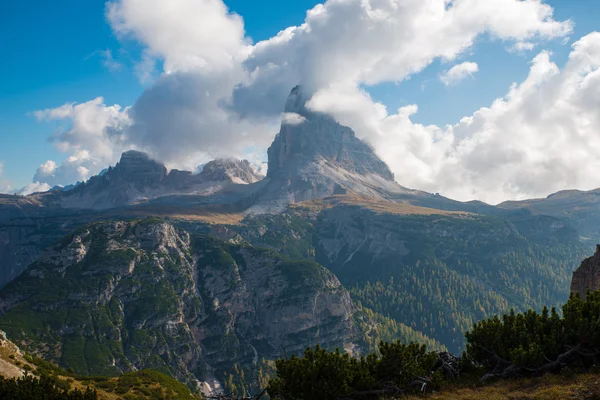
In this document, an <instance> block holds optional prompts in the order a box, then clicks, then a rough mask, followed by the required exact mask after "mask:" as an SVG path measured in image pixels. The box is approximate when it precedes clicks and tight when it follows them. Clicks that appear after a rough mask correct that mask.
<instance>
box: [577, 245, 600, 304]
mask: <svg viewBox="0 0 600 400" xmlns="http://www.w3.org/2000/svg"><path fill="white" fill-rule="evenodd" d="M588 290H589V291H590V292H595V291H597V290H600V244H598V245H596V253H594V255H593V256H591V257H589V258H586V259H585V260H583V261H582V262H581V266H580V267H579V268H577V270H576V271H574V272H573V279H572V281H571V293H579V295H580V296H581V298H582V299H584V298H585V297H586V294H587V291H588Z"/></svg>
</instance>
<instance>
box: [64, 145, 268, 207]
mask: <svg viewBox="0 0 600 400" xmlns="http://www.w3.org/2000/svg"><path fill="white" fill-rule="evenodd" d="M261 179H262V176H261V175H260V174H258V173H257V172H256V171H255V170H254V168H253V167H252V165H251V164H250V163H249V162H248V161H247V160H236V159H227V160H223V159H219V160H214V161H211V162H209V163H208V164H206V165H205V167H204V169H203V171H202V172H201V173H200V174H197V175H194V174H193V173H192V172H191V171H181V170H177V169H173V170H171V171H170V172H167V168H166V167H165V165H164V164H162V163H160V162H158V161H155V160H153V159H152V158H151V157H150V156H149V155H148V154H146V153H143V152H140V151H136V150H130V151H127V152H125V153H123V154H122V155H121V159H120V161H119V162H118V163H117V164H116V165H115V166H114V167H110V168H109V169H108V170H107V171H106V172H105V173H104V174H102V175H96V176H93V177H92V178H90V179H89V180H88V181H87V182H85V183H83V184H80V185H78V186H77V187H75V188H74V189H72V190H67V191H63V192H61V193H60V195H61V203H62V205H63V207H66V208H91V209H107V208H115V207H122V206H127V205H131V204H134V203H137V202H141V201H143V202H146V201H151V200H153V199H157V198H160V197H164V196H175V195H201V196H211V195H213V194H215V193H218V192H220V191H222V190H224V189H225V188H228V187H230V186H232V185H233V186H235V185H241V184H243V185H247V184H250V183H255V182H258V181H259V180H261Z"/></svg>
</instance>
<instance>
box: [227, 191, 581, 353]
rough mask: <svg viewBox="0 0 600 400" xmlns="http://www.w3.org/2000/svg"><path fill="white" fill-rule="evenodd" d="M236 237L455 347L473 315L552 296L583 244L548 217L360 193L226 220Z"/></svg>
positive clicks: (560, 292)
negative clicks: (307, 263) (326, 275)
mask: <svg viewBox="0 0 600 400" xmlns="http://www.w3.org/2000/svg"><path fill="white" fill-rule="evenodd" d="M232 229H234V230H236V231H237V232H238V234H239V235H240V236H241V237H243V238H244V240H246V241H248V242H249V243H252V244H253V245H256V246H266V247H271V248H273V249H275V250H277V251H278V252H280V253H282V254H286V255H289V256H291V257H297V258H306V259H310V260H315V261H317V262H318V263H320V264H322V265H324V266H325V267H327V268H328V269H329V270H331V271H332V272H334V273H335V275H336V276H337V277H338V278H339V279H340V281H341V282H342V284H344V286H346V287H347V288H349V289H350V292H351V294H352V296H353V298H354V299H355V300H358V301H360V302H361V304H362V305H363V306H366V307H368V308H370V309H372V310H374V311H376V312H378V313H381V314H383V315H386V316H390V317H391V318H393V319H394V320H395V321H397V322H401V323H405V324H407V325H409V326H410V327H411V328H413V329H415V330H416V331H418V332H421V333H423V334H424V335H425V336H428V337H431V338H435V339H437V340H439V341H441V342H442V344H444V345H445V346H446V347H447V348H448V349H449V350H451V351H454V352H460V351H461V350H462V349H463V346H464V336H463V332H464V331H466V330H468V329H469V328H470V327H471V325H472V324H473V322H475V321H478V320H481V319H483V318H487V317H491V316H493V315H495V314H501V313H504V312H507V311H509V310H510V309H511V308H514V309H517V310H526V309H529V308H535V309H538V308H541V307H543V306H544V305H558V304H561V303H562V302H564V301H565V300H566V299H567V298H568V295H569V282H570V277H571V274H572V271H573V269H574V267H575V266H576V265H578V264H579V261H580V260H581V259H582V258H583V256H584V255H585V254H586V253H587V251H588V249H587V247H586V246H585V245H584V244H583V243H581V241H580V240H579V237H578V233H577V231H575V230H574V229H572V228H571V227H570V226H569V225H568V224H566V223H564V222H562V221H560V220H559V219H556V218H553V217H547V216H535V215H530V214H529V215H528V216H527V217H526V216H523V215H520V216H513V218H512V219H509V218H500V217H497V216H486V215H479V214H473V213H466V212H453V211H444V210H435V209H429V208H424V207H417V206H412V205H407V204H395V203H390V202H383V201H382V202H375V201H370V202H369V201H364V200H362V199H360V198H345V197H344V196H336V197H335V199H331V198H329V199H325V200H324V201H322V200H318V201H313V202H308V203H302V204H299V205H296V206H295V207H293V208H291V209H289V210H288V211H286V212H284V213H282V214H279V215H260V216H252V217H249V218H247V219H246V220H244V221H243V224H241V225H239V226H234V227H232Z"/></svg>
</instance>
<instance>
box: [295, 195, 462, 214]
mask: <svg viewBox="0 0 600 400" xmlns="http://www.w3.org/2000/svg"><path fill="white" fill-rule="evenodd" d="M338 205H349V206H356V207H364V208H368V209H369V210H372V211H374V212H376V213H378V214H396V215H469V214H470V213H466V212H460V211H445V210H437V209H434V208H427V207H419V206H414V205H412V204H403V203H394V202H392V201H383V200H374V199H367V198H364V197H360V196H358V195H355V194H344V195H335V196H330V197H326V198H324V199H317V200H310V201H306V202H302V203H298V204H295V205H293V206H292V207H293V208H304V209H308V210H310V211H321V210H324V209H328V208H333V207H335V206H338Z"/></svg>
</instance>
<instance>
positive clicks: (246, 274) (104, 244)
mask: <svg viewBox="0 0 600 400" xmlns="http://www.w3.org/2000/svg"><path fill="white" fill-rule="evenodd" d="M0 310H1V313H2V315H1V316H0V327H1V328H2V329H4V330H6V332H7V334H8V335H9V337H10V338H11V339H13V340H15V341H16V342H17V343H19V344H20V345H23V346H25V347H26V348H27V349H28V350H29V351H34V352H38V353H40V354H42V355H44V356H45V357H48V358H49V359H51V360H53V361H56V362H58V363H59V364H61V365H62V366H65V367H72V368H74V369H75V370H76V371H77V372H79V373H82V374H118V373H120V372H123V371H130V370H138V369H144V368H152V369H159V370H164V371H168V372H169V373H171V374H173V375H174V376H176V377H178V378H180V379H183V380H185V381H187V382H195V381H204V382H214V380H215V378H216V379H221V378H222V377H223V374H224V373H225V372H227V371H230V370H231V369H232V368H233V366H234V365H235V364H238V365H240V366H242V367H244V366H251V365H255V364H256V363H257V362H258V360H260V359H262V358H265V359H272V358H275V357H278V356H282V355H284V354H291V353H294V352H300V351H302V350H303V349H304V348H305V347H306V346H308V345H315V344H318V343H320V344H323V345H325V346H327V347H337V346H340V347H343V346H345V347H348V346H351V347H352V346H353V345H354V344H355V339H356V337H358V336H359V333H360V332H359V331H358V328H357V327H356V325H355V322H354V312H355V310H354V306H353V304H352V302H351V300H350V296H349V294H348V292H347V291H346V290H345V289H344V288H343V287H342V286H341V284H340V282H339V281H338V280H337V278H336V277H335V276H334V275H333V274H332V273H331V272H329V271H327V270H326V269H325V268H323V267H322V266H320V265H318V264H316V263H314V262H310V261H301V262H292V261H288V260H285V259H283V258H282V257H281V256H279V255H277V254H276V253H274V252H272V251H268V250H259V249H256V248H253V247H251V246H249V245H235V244H231V243H225V242H221V241H219V240H217V239H214V238H209V237H203V236H190V235H189V234H188V233H186V232H185V231H182V230H178V229H176V228H174V227H173V226H172V225H170V224H168V223H165V222H162V221H158V220H144V221H141V222H121V221H115V222H105V223H97V224H93V225H88V226H86V227H83V228H80V229H78V230H77V231H76V232H75V233H74V234H71V235H68V236H66V237H65V238H64V239H63V240H62V241H61V242H60V243H59V244H57V245H56V246H54V248H53V249H52V250H51V251H49V252H47V253H46V254H45V255H44V256H43V257H41V258H39V259H38V260H37V261H36V262H34V263H33V264H32V265H31V266H30V267H29V268H28V269H27V270H26V271H25V272H24V273H23V274H22V275H21V276H20V277H19V278H17V279H16V280H14V281H13V282H11V283H10V284H9V285H7V286H6V287H5V288H4V289H3V290H2V291H0Z"/></svg>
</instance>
